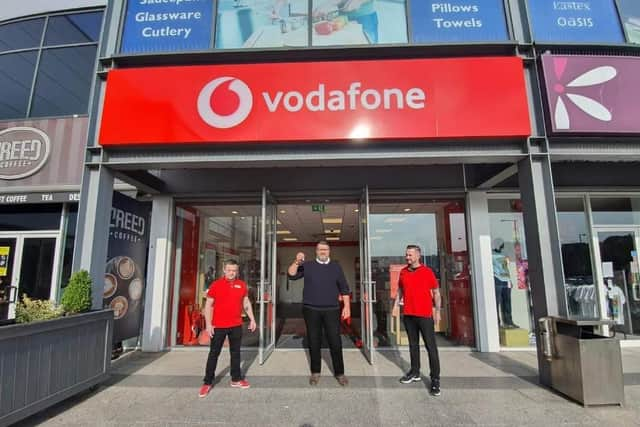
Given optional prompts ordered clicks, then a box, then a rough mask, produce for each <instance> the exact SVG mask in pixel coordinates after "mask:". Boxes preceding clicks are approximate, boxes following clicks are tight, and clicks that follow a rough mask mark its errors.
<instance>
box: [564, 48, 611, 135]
mask: <svg viewBox="0 0 640 427" xmlns="http://www.w3.org/2000/svg"><path fill="white" fill-rule="evenodd" d="M567 60H568V58H554V59H553V66H554V71H555V75H556V79H557V80H558V81H560V80H561V78H562V76H563V74H564V71H565V68H566V66H567ZM617 74H618V71H617V70H616V69H615V68H614V67H612V66H610V65H603V66H600V67H596V68H593V69H591V70H589V71H586V72H584V73H582V74H581V75H579V76H578V77H576V78H574V79H573V80H571V81H570V82H569V83H567V84H566V85H563V84H561V83H556V84H555V85H554V86H553V90H554V91H555V92H556V93H557V94H558V100H557V101H556V106H555V112H554V118H555V123H556V128H557V129H565V130H566V129H571V119H570V117H569V112H568V111H567V105H566V104H565V101H564V100H563V97H566V98H567V100H568V101H570V102H571V103H572V104H574V105H575V106H576V107H578V108H579V109H580V110H582V111H583V112H585V113H586V114H588V115H589V116H591V117H593V118H594V119H597V120H601V121H603V122H610V121H611V119H612V115H611V111H609V110H608V109H607V108H606V107H605V106H604V105H602V104H601V103H600V102H598V101H596V100H595V99H592V98H589V97H586V96H583V95H579V94H577V93H572V92H573V91H571V89H573V88H580V87H589V86H596V85H600V84H603V83H605V82H608V81H609V80H612V79H613V78H615V77H616V75H617Z"/></svg>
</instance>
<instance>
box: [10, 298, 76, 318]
mask: <svg viewBox="0 0 640 427" xmlns="http://www.w3.org/2000/svg"><path fill="white" fill-rule="evenodd" d="M63 314H64V311H63V310H62V307H59V306H57V305H56V304H55V303H54V302H53V301H49V300H37V299H31V298H29V297H28V296H26V295H23V296H22V301H20V302H19V303H18V304H17V305H16V322H17V323H29V322H36V321H38V320H49V319H55V318H57V317H60V316H62V315H63Z"/></svg>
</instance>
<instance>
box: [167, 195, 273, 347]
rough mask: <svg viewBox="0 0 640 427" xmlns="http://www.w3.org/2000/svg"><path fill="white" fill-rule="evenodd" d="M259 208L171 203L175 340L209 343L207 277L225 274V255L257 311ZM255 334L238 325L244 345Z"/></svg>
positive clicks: (251, 343) (254, 341) (253, 342)
mask: <svg viewBox="0 0 640 427" xmlns="http://www.w3.org/2000/svg"><path fill="white" fill-rule="evenodd" d="M260 209H261V206H256V205H235V206H227V205H216V206H200V207H193V206H182V207H177V208H176V228H175V239H176V247H175V263H176V265H175V270H176V274H175V276H174V280H175V281H176V282H175V286H177V287H178V289H179V301H177V302H176V304H175V305H174V309H176V308H177V310H178V313H177V324H176V325H175V328H176V336H175V338H176V343H177V344H178V345H198V344H201V345H208V341H209V340H208V337H207V336H206V331H203V329H202V327H203V326H204V312H203V310H204V307H205V302H206V295H207V291H208V289H209V285H210V284H211V282H212V281H214V280H216V279H218V278H220V277H222V276H223V275H224V271H223V270H224V262H225V261H226V260H231V259H232V260H235V261H237V262H238V264H239V278H240V279H242V280H243V281H245V282H246V283H247V286H248V296H249V299H250V300H251V303H252V305H253V312H254V314H255V316H256V317H257V316H259V305H258V303H257V300H258V286H259V283H260V240H259V238H260V230H261V214H260ZM176 295H178V294H176ZM243 319H245V320H247V318H246V317H244V318H243ZM258 338H259V334H258V333H257V332H250V331H248V330H247V328H246V327H245V328H243V338H242V345H243V346H247V347H255V346H257V345H258Z"/></svg>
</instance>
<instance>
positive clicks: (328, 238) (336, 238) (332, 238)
mask: <svg viewBox="0 0 640 427" xmlns="http://www.w3.org/2000/svg"><path fill="white" fill-rule="evenodd" d="M327 240H340V238H339V237H327Z"/></svg>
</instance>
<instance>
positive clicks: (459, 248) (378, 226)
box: [369, 201, 475, 346]
mask: <svg viewBox="0 0 640 427" xmlns="http://www.w3.org/2000/svg"><path fill="white" fill-rule="evenodd" d="M463 212H464V205H463V203H462V202H457V201H451V202H449V201H433V202H431V203H401V204H398V203H396V204H387V203H372V204H371V213H370V215H369V242H370V243H369V247H370V256H371V277H372V280H373V281H375V282H376V289H377V303H376V304H375V314H376V317H375V321H374V330H375V332H376V336H377V337H378V338H379V345H380V346H384V345H385V343H388V344H387V345H404V344H406V343H407V342H406V335H405V331H404V327H403V324H402V322H399V321H398V319H396V318H394V317H393V316H391V313H390V309H391V302H392V300H393V299H395V297H396V295H397V290H398V279H399V275H400V270H401V269H402V268H403V267H404V266H405V265H406V260H405V251H406V247H407V245H409V244H417V245H419V246H420V247H421V249H422V263H423V264H425V265H427V266H428V267H430V268H431V269H432V270H433V272H434V273H435V275H436V277H437V278H438V281H439V284H440V294H441V296H442V308H443V309H442V313H441V314H442V319H441V321H440V322H438V323H437V324H436V325H435V330H436V332H438V333H440V334H442V335H444V336H446V337H447V338H448V341H449V343H450V344H449V345H451V344H462V345H469V346H472V345H473V343H474V338H475V336H474V329H473V328H474V326H473V308H472V307H473V304H472V302H471V291H470V277H469V270H468V264H469V260H468V254H467V252H466V250H467V244H466V234H465V227H464V223H465V221H464V213H463Z"/></svg>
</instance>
